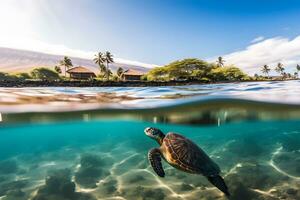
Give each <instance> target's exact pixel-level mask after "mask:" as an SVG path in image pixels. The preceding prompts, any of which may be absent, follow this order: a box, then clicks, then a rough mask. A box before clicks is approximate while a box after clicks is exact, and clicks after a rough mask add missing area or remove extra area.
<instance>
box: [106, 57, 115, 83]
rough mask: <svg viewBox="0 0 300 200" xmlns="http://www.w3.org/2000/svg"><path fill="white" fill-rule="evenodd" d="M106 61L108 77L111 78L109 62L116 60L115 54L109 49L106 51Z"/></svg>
mask: <svg viewBox="0 0 300 200" xmlns="http://www.w3.org/2000/svg"><path fill="white" fill-rule="evenodd" d="M104 62H105V63H106V78H107V80H109V76H110V74H111V71H110V69H109V64H110V63H113V62H114V59H113V55H112V54H111V53H110V52H109V51H106V52H105V53H104Z"/></svg>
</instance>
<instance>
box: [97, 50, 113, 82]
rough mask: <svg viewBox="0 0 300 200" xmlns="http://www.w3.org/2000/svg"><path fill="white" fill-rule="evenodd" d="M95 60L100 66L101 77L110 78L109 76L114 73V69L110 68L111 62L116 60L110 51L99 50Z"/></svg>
mask: <svg viewBox="0 0 300 200" xmlns="http://www.w3.org/2000/svg"><path fill="white" fill-rule="evenodd" d="M93 61H94V62H95V64H97V65H98V66H99V69H100V77H106V79H107V80H109V77H110V76H112V75H113V73H112V71H111V70H110V69H109V64H110V63H113V62H114V59H113V55H112V54H111V53H110V52H109V51H106V52H104V53H102V52H99V53H98V54H96V55H95V58H94V59H93ZM105 64H106V66H105Z"/></svg>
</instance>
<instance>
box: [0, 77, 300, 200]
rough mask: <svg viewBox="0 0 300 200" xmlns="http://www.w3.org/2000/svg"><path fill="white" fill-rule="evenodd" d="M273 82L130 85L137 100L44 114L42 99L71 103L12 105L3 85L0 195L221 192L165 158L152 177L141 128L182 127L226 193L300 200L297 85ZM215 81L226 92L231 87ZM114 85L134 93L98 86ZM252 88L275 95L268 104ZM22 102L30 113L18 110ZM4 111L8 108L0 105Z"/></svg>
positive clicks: (189, 195)
mask: <svg viewBox="0 0 300 200" xmlns="http://www.w3.org/2000/svg"><path fill="white" fill-rule="evenodd" d="M278 84H279V85H276V84H274V85H272V87H271V86H270V85H269V86H268V87H270V88H264V87H262V86H260V88H257V87H258V86H256V90H252V89H251V88H252V87H254V86H249V85H242V86H241V85H237V86H236V88H240V89H239V90H240V91H239V92H235V93H234V94H230V93H231V92H230V91H229V92H227V93H226V96H217V95H214V94H212V93H213V92H214V88H213V87H212V86H210V87H212V88H210V90H209V93H210V94H206V95H205V96H203V94H201V95H199V94H193V95H191V94H192V93H194V92H195V91H198V92H199V91H203V86H191V87H189V88H182V87H179V88H176V87H172V88H164V90H163V89H162V88H160V89H157V90H159V91H157V92H156V93H155V88H151V90H153V92H152V93H147V92H145V91H149V90H150V89H149V88H136V94H140V95H139V96H140V97H143V99H130V100H129V99H126V100H124V98H123V99H121V101H116V102H115V104H114V105H111V104H109V105H108V104H105V106H102V107H101V108H97V109H95V107H94V106H95V105H94V102H93V106H92V107H90V103H91V102H88V103H87V102H80V104H81V105H87V107H88V109H80V110H77V109H74V110H73V112H69V111H70V110H69V111H65V110H64V111H63V112H51V113H49V111H48V110H47V112H46V111H43V110H38V109H40V108H41V107H42V105H44V107H45V106H48V109H49V108H53V109H54V110H55V108H58V107H59V106H61V104H62V103H63V104H64V105H65V106H66V107H67V108H68V107H69V106H70V103H71V104H72V103H73V102H70V101H68V100H65V101H64V102H62V101H59V102H60V104H54V103H53V102H51V100H49V99H46V101H40V102H38V103H35V104H34V106H33V104H30V105H29V104H28V102H23V103H24V104H23V103H22V102H17V101H18V100H16V99H15V102H17V103H11V104H9V105H8V104H7V103H6V104H5V100H6V101H7V98H8V96H10V97H11V98H12V96H13V95H16V91H15V90H13V89H6V90H5V91H4V89H3V90H2V94H5V95H6V99H4V98H3V96H2V99H1V98H0V100H2V115H1V120H0V121H2V122H1V125H0V199H5V200H8V199H10V200H11V199H13V200H19V199H22V200H23V199H24V200H25V199H33V200H48V199H51V200H54V199H57V200H61V199H62V200H70V199H82V200H89V199H127V200H132V199H138V200H139V199H141V200H142V199H147V200H148V199H149V200H156V199H159V200H160V199H166V200H168V199H170V200H173V199H174V200H181V199H186V200H196V199H197V200H198V199H227V197H226V196H224V195H223V194H222V192H220V191H219V190H218V189H217V188H216V187H214V186H213V185H212V184H211V183H209V182H208V181H207V179H206V178H205V177H203V176H201V175H195V174H188V173H185V172H181V171H179V170H177V169H175V168H173V167H171V166H170V165H168V164H167V163H166V162H165V161H163V168H164V169H165V172H166V176H165V177H164V178H160V177H159V176H157V175H156V174H155V172H154V171H153V169H152V168H151V166H150V164H149V162H148V160H147V153H148V151H149V150H150V149H151V148H154V147H158V144H157V143H156V142H155V141H154V140H151V139H150V138H149V137H147V136H146V135H145V134H144V129H145V128H146V127H149V126H151V127H157V128H160V129H161V130H162V131H163V132H164V133H168V132H170V131H172V132H176V133H180V134H182V135H184V136H185V137H187V138H189V139H190V140H192V141H193V142H195V143H196V144H197V145H199V146H200V147H201V148H202V149H203V150H204V151H205V152H206V153H207V154H208V155H209V156H210V157H211V159H212V160H214V161H215V162H216V163H217V164H218V165H219V167H220V169H221V171H222V172H221V176H222V177H224V179H225V182H226V184H227V186H228V189H229V192H230V193H231V197H230V198H229V199H236V200H240V199H243V200H247V199H267V200H269V199H270V200H273V199H290V200H294V199H300V109H299V106H298V104H297V102H298V100H299V99H300V97H299V94H300V93H298V94H297V93H294V91H297V90H298V89H297V88H299V86H300V84H299V82H296V83H295V82H292V83H290V84H287V83H284V84H285V85H284V86H282V83H280V82H279V83H278ZM297 84H298V85H297ZM265 85H268V83H265ZM205 87H207V86H205ZM214 87H215V90H216V91H220V90H223V91H224V90H225V88H226V87H227V88H228V87H229V88H230V87H231V88H232V87H233V86H232V85H229V86H226V85H216V86H214ZM241 88H243V89H241ZM23 90H25V89H23ZM32 90H34V91H35V92H34V94H35V95H32V94H33V92H32ZM95 90H96V92H95ZM99 90H100V89H99V88H98V89H93V88H87V89H70V90H69V91H68V92H66V89H64V88H51V89H48V91H47V92H45V91H46V90H43V89H38V90H36V89H31V88H30V89H28V88H27V89H26V94H27V96H28V98H29V97H31V98H35V97H36V96H38V94H40V93H41V92H42V91H44V95H45V93H47V96H49V95H50V94H51V95H52V94H53V93H55V94H57V93H58V94H59V95H61V91H63V93H64V94H65V93H68V94H69V95H70V93H72V95H75V96H68V98H71V97H72V98H78V96H76V95H78V94H81V93H82V92H83V91H85V92H86V93H89V95H90V96H93V95H95V94H97V92H99ZM106 90H108V89H106ZM112 90H115V91H114V92H115V93H118V91H120V92H121V93H124V94H125V93H126V94H127V95H128V94H130V95H132V94H133V93H134V89H133V88H129V89H126V88H122V90H120V89H116V88H112V89H111V90H108V91H105V92H109V93H112ZM181 90H183V92H182V93H180V92H178V91H181ZM278 90H280V91H285V92H283V93H281V94H279V92H278ZM70 91H72V92H70ZM74 91H75V92H74ZM91 91H93V92H91ZM141 91H143V92H141ZM171 91H172V92H171ZM174 91H176V92H174ZM189 91H191V92H189ZM247 91H250V92H247ZM253 91H256V92H257V93H253ZM266 91H269V94H267V92H266ZM291 91H293V92H291ZM17 92H18V95H20V93H21V92H20V90H18V91H17ZM102 92H104V91H102ZM290 92H291V93H290ZM144 93H145V94H147V95H144ZM239 93H240V96H239V95H238V94H239ZM287 93H288V94H289V95H287ZM24 94H25V92H24V91H23V93H22V95H24ZM28 94H30V95H28ZM165 94H167V95H166V96H164V95H165ZM253 94H257V96H254V95H253ZM258 94H260V95H263V94H265V95H268V96H270V97H271V95H270V94H276V95H274V96H276V97H274V98H273V97H272V98H270V99H269V101H266V99H263V98H261V96H260V95H258ZM130 95H129V96H130ZM247 95H248V96H247ZM146 96H147V97H146ZM149 96H151V97H149ZM162 96H164V97H163V98H160V97H162ZM250 96H251V98H250ZM283 97H285V99H284V101H279V100H280V99H283ZM22 98H23V99H24V96H23V97H22ZM47 98H48V97H47ZM51 98H53V97H51ZM64 98H66V96H65V97H64ZM114 98H115V96H114V97H111V96H110V99H111V100H114ZM118 98H119V97H118ZM297 99H298V100H297ZM55 101H57V99H55ZM159 101H160V103H161V104H159V103H158V102H159ZM137 102H138V105H135V104H136V103H137ZM102 103H103V102H102ZM27 104H28V107H27V109H31V111H26V112H21V111H22V110H19V112H17V110H18V109H20V108H22V106H24V105H27ZM4 105H6V106H4ZM57 105H58V106H57ZM101 105H103V104H101ZM129 105H130V106H129ZM20 106H21V107H20ZM51 106H53V107H51ZM72 106H75V104H73V105H72ZM77 106H78V104H76V108H77ZM97 106H99V104H97ZM4 107H5V109H4ZM113 107H115V108H113ZM0 108H1V106H0ZM10 108H11V111H14V112H7V111H8V110H10ZM81 108H82V107H81ZM74 111H75V112H74Z"/></svg>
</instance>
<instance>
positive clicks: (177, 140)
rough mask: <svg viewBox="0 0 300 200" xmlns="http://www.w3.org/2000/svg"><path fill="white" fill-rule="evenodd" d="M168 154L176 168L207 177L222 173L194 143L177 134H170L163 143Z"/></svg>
mask: <svg viewBox="0 0 300 200" xmlns="http://www.w3.org/2000/svg"><path fill="white" fill-rule="evenodd" d="M162 145H165V149H166V151H167V153H169V155H170V156H171V160H172V163H170V164H171V165H173V166H174V167H176V168H179V169H181V170H183V171H186V172H190V173H199V174H203V175H206V176H211V175H216V174H219V173H220V168H219V167H218V165H217V164H216V163H215V162H213V161H212V160H211V159H210V158H209V156H208V155H207V154H206V153H205V152H204V151H203V150H202V149H201V148H200V147H198V146H197V145H196V144H195V143H194V142H192V141H191V140H189V139H187V138H185V137H183V136H182V135H179V134H176V133H168V134H167V135H166V136H165V138H164V141H163V144H162Z"/></svg>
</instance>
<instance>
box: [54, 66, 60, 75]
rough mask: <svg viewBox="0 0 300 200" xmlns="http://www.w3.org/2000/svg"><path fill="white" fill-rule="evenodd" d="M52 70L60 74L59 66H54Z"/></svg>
mask: <svg viewBox="0 0 300 200" xmlns="http://www.w3.org/2000/svg"><path fill="white" fill-rule="evenodd" d="M54 70H55V71H56V72H57V73H58V74H61V68H60V67H59V66H55V67H54Z"/></svg>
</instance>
